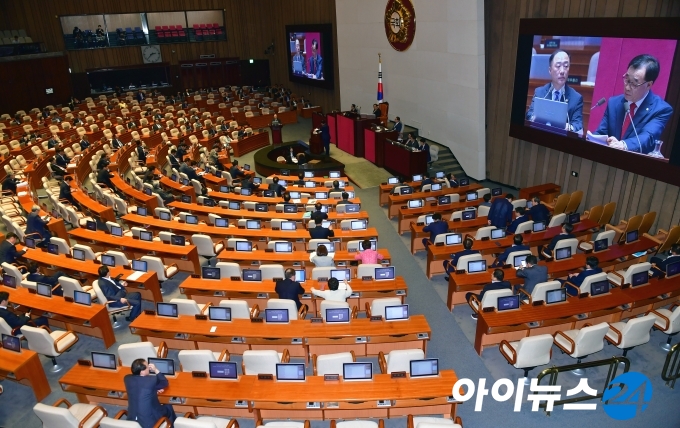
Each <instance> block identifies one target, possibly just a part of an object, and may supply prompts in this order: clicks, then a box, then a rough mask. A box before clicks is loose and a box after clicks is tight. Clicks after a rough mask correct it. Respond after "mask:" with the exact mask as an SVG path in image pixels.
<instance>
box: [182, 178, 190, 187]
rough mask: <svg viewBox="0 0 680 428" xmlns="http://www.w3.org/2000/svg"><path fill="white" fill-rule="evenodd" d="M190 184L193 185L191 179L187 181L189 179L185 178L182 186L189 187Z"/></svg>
mask: <svg viewBox="0 0 680 428" xmlns="http://www.w3.org/2000/svg"><path fill="white" fill-rule="evenodd" d="M189 184H191V182H190V181H189V179H187V178H183V179H182V185H184V186H188V185H189Z"/></svg>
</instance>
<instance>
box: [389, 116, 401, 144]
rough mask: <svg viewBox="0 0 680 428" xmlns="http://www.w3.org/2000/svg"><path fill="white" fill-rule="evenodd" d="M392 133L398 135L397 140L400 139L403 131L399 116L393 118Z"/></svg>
mask: <svg viewBox="0 0 680 428" xmlns="http://www.w3.org/2000/svg"><path fill="white" fill-rule="evenodd" d="M392 130H393V131H397V132H398V133H399V139H401V138H402V135H401V134H402V132H403V130H404V124H403V123H401V118H400V117H399V116H397V117H395V118H394V127H393V128H392Z"/></svg>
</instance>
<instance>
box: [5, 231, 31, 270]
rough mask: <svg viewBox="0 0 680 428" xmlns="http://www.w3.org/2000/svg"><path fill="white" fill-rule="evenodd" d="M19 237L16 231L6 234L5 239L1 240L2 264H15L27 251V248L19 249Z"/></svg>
mask: <svg viewBox="0 0 680 428" xmlns="http://www.w3.org/2000/svg"><path fill="white" fill-rule="evenodd" d="M18 239H19V238H18V237H17V234H16V233H14V232H10V233H8V234H7V235H5V240H4V241H2V242H0V264H2V263H9V264H14V263H16V262H17V259H18V258H19V257H22V256H23V255H24V254H25V253H26V250H21V251H17V247H16V243H17V240H18Z"/></svg>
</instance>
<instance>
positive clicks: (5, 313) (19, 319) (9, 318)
mask: <svg viewBox="0 0 680 428" xmlns="http://www.w3.org/2000/svg"><path fill="white" fill-rule="evenodd" d="M8 305H9V293H8V292H6V291H0V318H2V319H3V320H5V322H6V323H7V325H8V326H9V328H11V329H12V331H14V330H15V329H16V334H19V333H20V331H19V330H18V329H20V328H21V327H23V326H25V325H30V326H32V327H40V326H42V325H44V326H47V325H49V324H48V322H47V318H45V317H40V318H35V319H31V311H30V310H29V311H28V312H26V313H25V314H24V315H21V316H19V315H16V314H15V313H14V312H12V311H10V310H9V309H7V307H8ZM16 334H15V335H16Z"/></svg>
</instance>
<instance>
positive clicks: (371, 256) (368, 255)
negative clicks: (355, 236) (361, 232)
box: [354, 239, 383, 265]
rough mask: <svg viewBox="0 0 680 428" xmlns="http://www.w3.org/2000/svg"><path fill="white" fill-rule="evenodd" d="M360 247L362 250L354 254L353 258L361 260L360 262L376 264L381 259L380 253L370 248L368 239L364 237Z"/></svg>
mask: <svg viewBox="0 0 680 428" xmlns="http://www.w3.org/2000/svg"><path fill="white" fill-rule="evenodd" d="M361 248H363V250H364V251H360V252H358V253H357V254H355V255H354V260H361V263H362V264H371V265H374V264H377V263H379V262H380V260H382V259H383V256H382V254H380V253H379V252H378V251H376V250H374V249H372V248H371V241H370V239H364V240H363V241H361Z"/></svg>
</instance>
